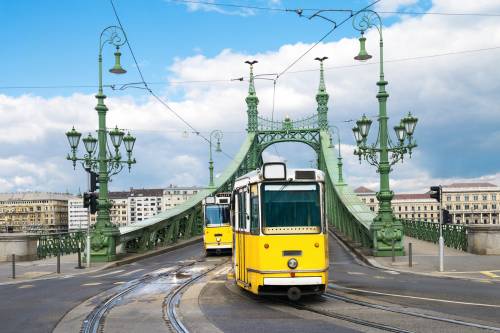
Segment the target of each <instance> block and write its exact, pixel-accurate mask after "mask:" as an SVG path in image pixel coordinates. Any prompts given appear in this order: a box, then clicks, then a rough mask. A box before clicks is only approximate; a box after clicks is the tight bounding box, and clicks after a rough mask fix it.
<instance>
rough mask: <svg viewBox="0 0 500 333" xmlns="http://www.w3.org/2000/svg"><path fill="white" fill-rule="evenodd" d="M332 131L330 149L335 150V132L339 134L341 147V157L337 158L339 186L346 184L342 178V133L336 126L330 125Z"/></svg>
mask: <svg viewBox="0 0 500 333" xmlns="http://www.w3.org/2000/svg"><path fill="white" fill-rule="evenodd" d="M328 127H329V129H330V146H329V148H334V147H335V145H334V144H333V138H332V137H333V132H335V133H337V142H338V145H339V155H338V156H337V167H338V169H339V176H338V177H339V184H344V177H343V176H342V153H341V152H340V131H339V128H338V127H337V126H335V125H330V126H328ZM332 128H333V129H335V131H332V130H331V129H332Z"/></svg>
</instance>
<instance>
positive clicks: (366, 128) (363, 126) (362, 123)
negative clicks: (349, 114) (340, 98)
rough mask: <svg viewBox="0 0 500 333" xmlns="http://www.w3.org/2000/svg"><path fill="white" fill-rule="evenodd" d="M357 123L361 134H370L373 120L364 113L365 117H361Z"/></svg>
mask: <svg viewBox="0 0 500 333" xmlns="http://www.w3.org/2000/svg"><path fill="white" fill-rule="evenodd" d="M356 125H358V128H359V132H360V133H361V136H362V137H363V138H366V137H367V136H368V132H370V126H371V125H372V121H371V119H369V118H368V117H367V116H366V115H365V114H363V117H361V119H360V120H358V121H357V122H356Z"/></svg>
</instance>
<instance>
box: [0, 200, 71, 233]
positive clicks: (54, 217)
mask: <svg viewBox="0 0 500 333" xmlns="http://www.w3.org/2000/svg"><path fill="white" fill-rule="evenodd" d="M71 199H76V197H75V196H73V195H70V194H66V193H49V192H20V193H0V231H4V232H6V231H8V232H21V231H24V232H42V231H43V232H63V231H67V230H68V200H71Z"/></svg>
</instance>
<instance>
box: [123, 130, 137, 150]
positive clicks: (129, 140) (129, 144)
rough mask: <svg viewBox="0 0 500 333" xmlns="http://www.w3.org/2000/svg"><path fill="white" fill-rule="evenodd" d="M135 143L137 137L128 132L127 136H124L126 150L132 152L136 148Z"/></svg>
mask: <svg viewBox="0 0 500 333" xmlns="http://www.w3.org/2000/svg"><path fill="white" fill-rule="evenodd" d="M134 143H135V138H134V137H133V136H132V135H130V133H127V135H125V137H124V138H123V144H124V146H125V150H126V151H127V153H129V154H131V153H132V150H133V149H134Z"/></svg>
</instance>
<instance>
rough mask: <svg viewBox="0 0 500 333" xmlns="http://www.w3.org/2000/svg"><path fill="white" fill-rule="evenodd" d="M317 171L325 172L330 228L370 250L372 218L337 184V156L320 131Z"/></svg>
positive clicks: (352, 196)
mask: <svg viewBox="0 0 500 333" xmlns="http://www.w3.org/2000/svg"><path fill="white" fill-rule="evenodd" d="M319 168H320V169H321V170H323V171H324V172H325V176H326V179H325V189H326V199H327V200H326V215H327V219H328V222H329V223H330V225H332V226H334V227H335V228H336V229H337V230H338V231H340V232H341V233H342V234H343V235H345V236H347V238H348V239H349V240H350V241H352V242H354V243H357V244H359V245H360V246H362V247H364V248H372V247H373V244H372V234H371V232H370V226H371V223H372V221H373V219H374V217H375V213H373V212H372V211H371V210H370V209H369V208H368V206H366V205H365V204H364V203H363V202H362V201H361V200H360V199H359V198H358V196H357V195H356V194H355V193H354V191H353V190H352V189H351V188H350V187H349V186H347V184H345V183H343V182H340V181H339V176H338V175H339V170H338V159H337V153H336V151H335V150H334V149H332V148H331V147H330V140H329V134H328V132H326V131H321V156H320V159H319Z"/></svg>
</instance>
